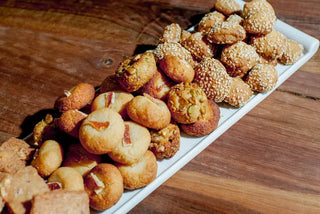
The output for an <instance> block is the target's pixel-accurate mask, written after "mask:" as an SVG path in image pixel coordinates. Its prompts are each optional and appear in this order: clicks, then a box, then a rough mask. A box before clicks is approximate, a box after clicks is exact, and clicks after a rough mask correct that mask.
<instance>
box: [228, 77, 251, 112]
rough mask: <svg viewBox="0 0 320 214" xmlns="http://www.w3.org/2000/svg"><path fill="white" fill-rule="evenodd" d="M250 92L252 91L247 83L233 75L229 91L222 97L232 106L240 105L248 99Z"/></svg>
mask: <svg viewBox="0 0 320 214" xmlns="http://www.w3.org/2000/svg"><path fill="white" fill-rule="evenodd" d="M252 94H253V92H252V90H251V88H250V86H249V85H248V84H246V83H245V82H244V81H243V80H242V79H241V78H239V77H233V78H232V85H231V89H230V93H229V94H228V96H226V98H224V101H225V102H227V103H229V104H230V105H232V106H234V107H241V106H243V105H244V104H245V103H246V102H247V101H248V100H249V99H250V97H251V96H252Z"/></svg>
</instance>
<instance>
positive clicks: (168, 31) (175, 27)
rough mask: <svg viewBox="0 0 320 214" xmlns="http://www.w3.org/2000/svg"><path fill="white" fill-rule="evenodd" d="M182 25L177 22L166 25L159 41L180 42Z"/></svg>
mask: <svg viewBox="0 0 320 214" xmlns="http://www.w3.org/2000/svg"><path fill="white" fill-rule="evenodd" d="M180 37H181V27H180V25H179V24H177V23H172V24H170V25H168V26H166V27H165V29H164V31H163V34H162V36H161V38H160V39H159V43H164V42H180Z"/></svg>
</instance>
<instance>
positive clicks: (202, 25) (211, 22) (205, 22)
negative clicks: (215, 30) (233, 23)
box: [198, 11, 226, 34]
mask: <svg viewBox="0 0 320 214" xmlns="http://www.w3.org/2000/svg"><path fill="white" fill-rule="evenodd" d="M225 20H226V17H225V16H224V15H223V14H222V13H220V12H218V11H213V12H210V13H207V14H206V15H204V17H203V18H202V19H201V21H200V22H199V25H198V31H199V32H202V33H204V34H208V33H209V31H210V29H211V28H212V27H213V26H215V25H216V24H217V23H221V22H223V21H225Z"/></svg>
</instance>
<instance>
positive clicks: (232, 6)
mask: <svg viewBox="0 0 320 214" xmlns="http://www.w3.org/2000/svg"><path fill="white" fill-rule="evenodd" d="M214 8H215V9H216V10H217V11H219V12H221V13H223V14H224V15H226V16H230V15H231V14H233V13H239V12H240V11H241V7H240V5H239V4H238V3H237V2H236V1H235V0H217V1H216V3H215V4H214Z"/></svg>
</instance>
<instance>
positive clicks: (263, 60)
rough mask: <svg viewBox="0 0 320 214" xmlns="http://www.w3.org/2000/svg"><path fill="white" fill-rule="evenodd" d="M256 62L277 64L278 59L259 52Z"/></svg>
mask: <svg viewBox="0 0 320 214" xmlns="http://www.w3.org/2000/svg"><path fill="white" fill-rule="evenodd" d="M258 63H259V64H269V65H272V66H277V64H278V60H277V59H274V58H272V57H267V56H264V55H263V54H259V60H258Z"/></svg>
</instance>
